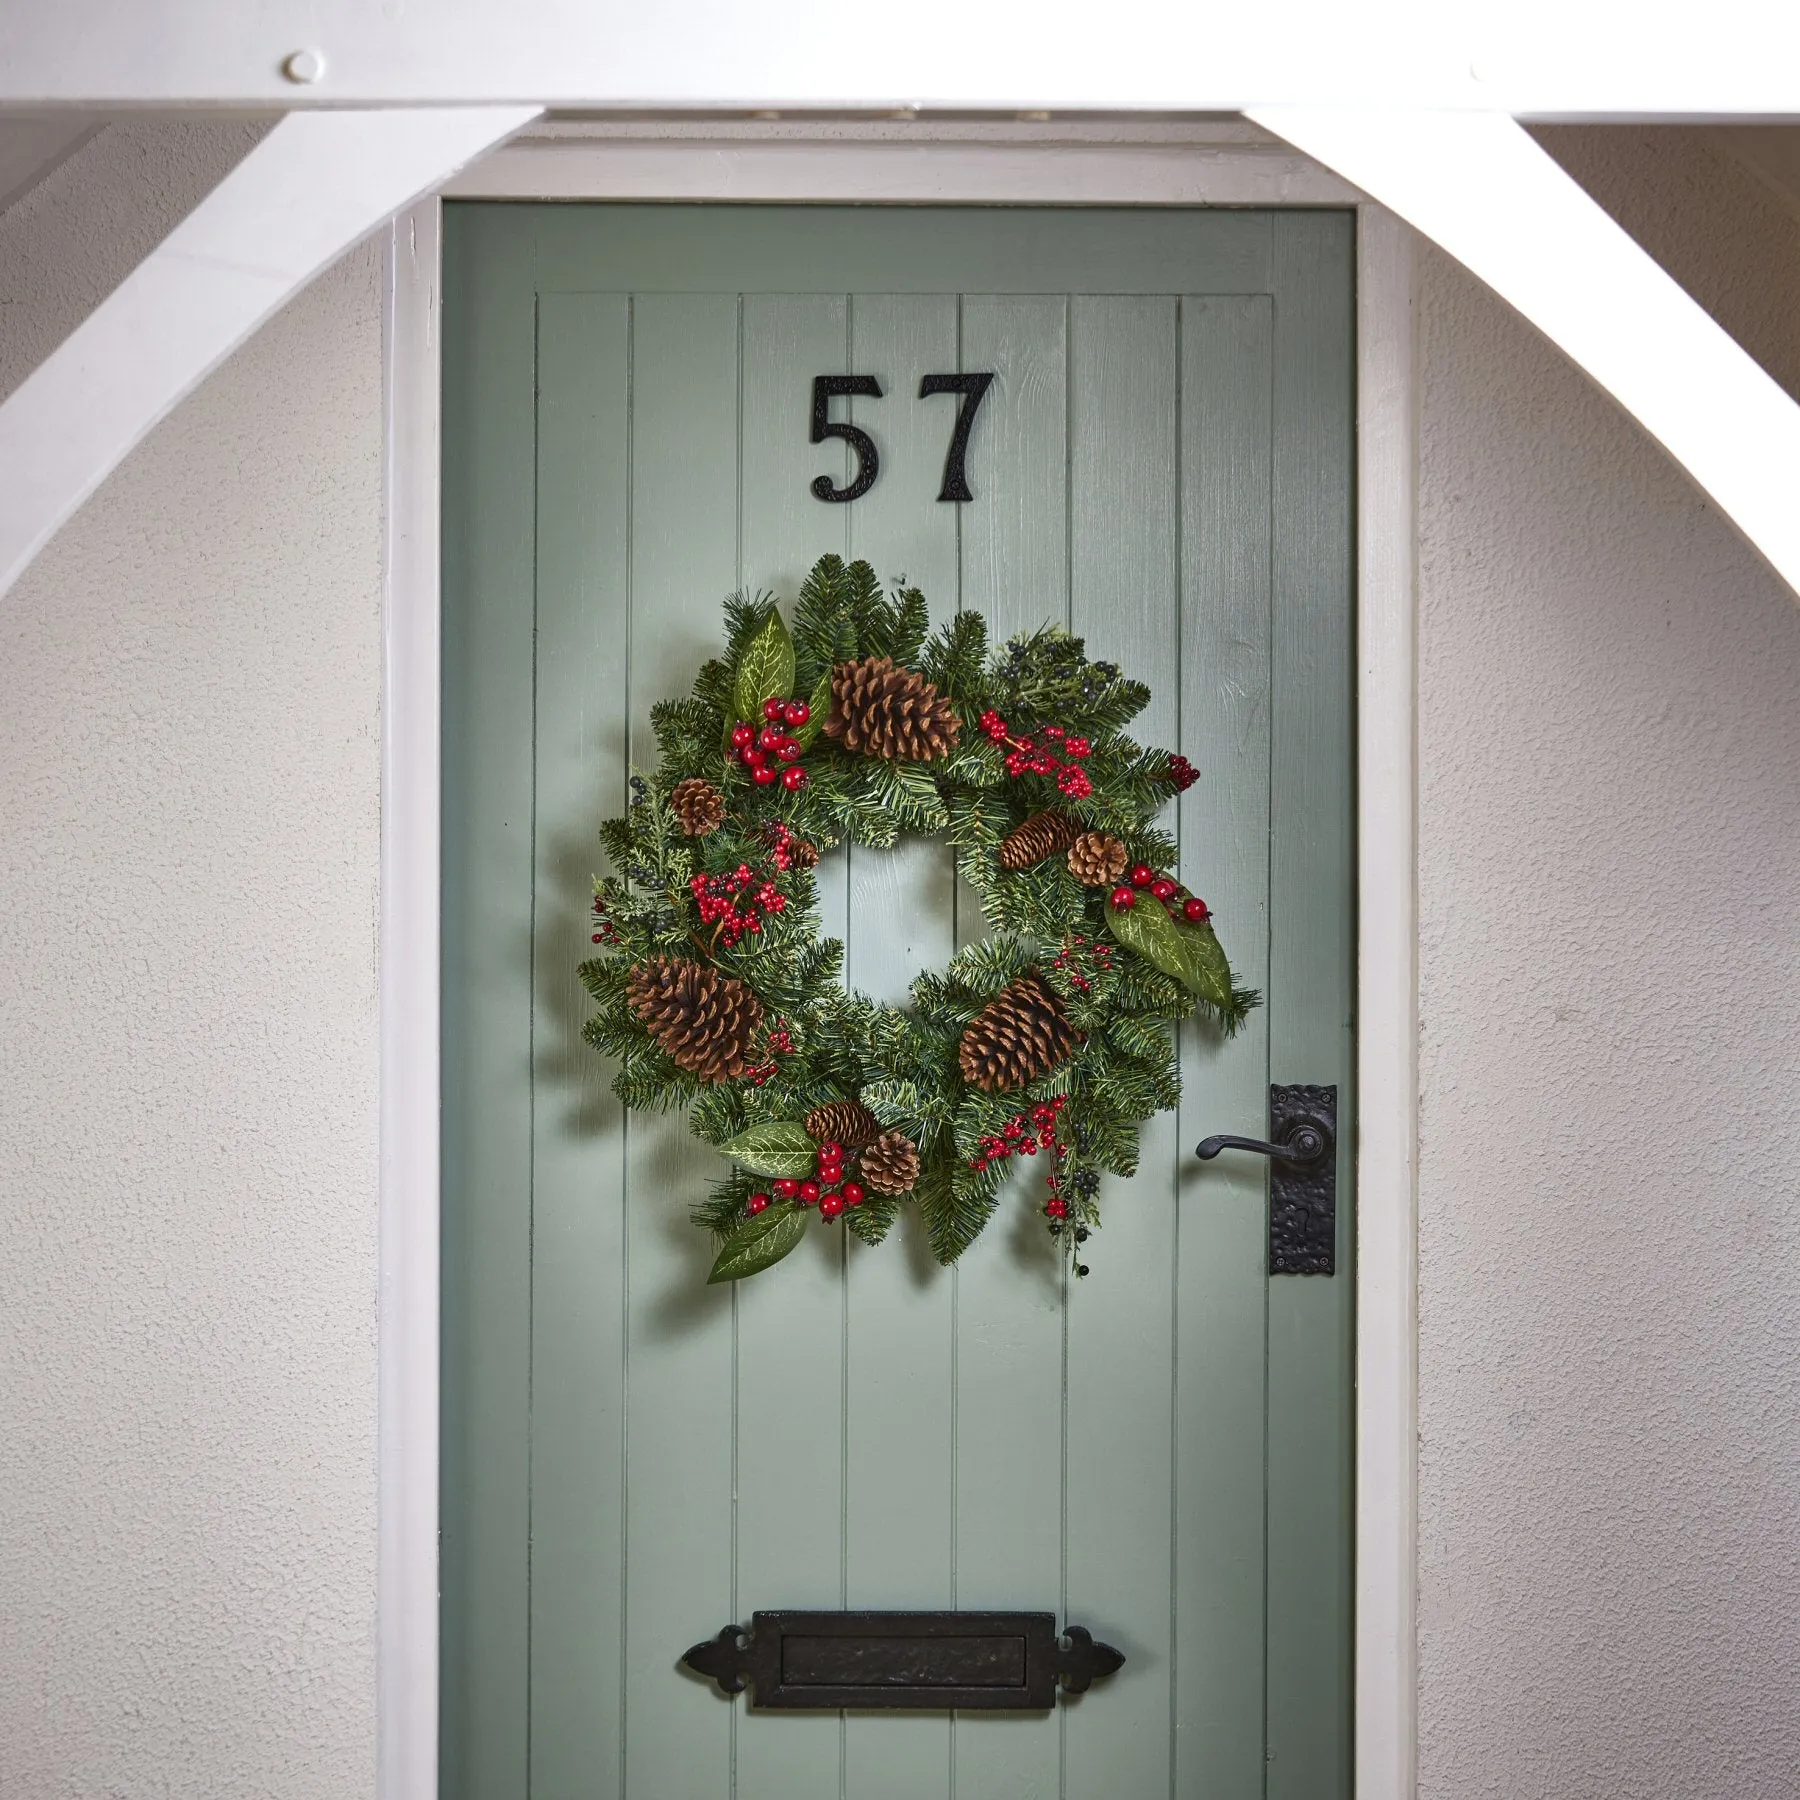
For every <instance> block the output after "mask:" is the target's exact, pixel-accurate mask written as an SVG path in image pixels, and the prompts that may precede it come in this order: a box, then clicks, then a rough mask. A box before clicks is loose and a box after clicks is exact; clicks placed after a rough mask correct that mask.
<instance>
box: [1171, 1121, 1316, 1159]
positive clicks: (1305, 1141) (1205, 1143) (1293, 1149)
mask: <svg viewBox="0 0 1800 1800" xmlns="http://www.w3.org/2000/svg"><path fill="white" fill-rule="evenodd" d="M1325 1148H1326V1145H1325V1134H1324V1132H1322V1131H1320V1130H1319V1129H1318V1128H1317V1127H1316V1126H1313V1125H1297V1126H1295V1128H1294V1131H1293V1135H1292V1136H1291V1137H1289V1139H1288V1141H1287V1142H1286V1143H1285V1144H1265V1143H1264V1142H1263V1141H1262V1139H1261V1138H1247V1137H1233V1136H1232V1135H1231V1134H1230V1133H1229V1132H1221V1133H1220V1134H1219V1135H1218V1136H1217V1137H1209V1138H1202V1139H1201V1140H1200V1142H1199V1144H1198V1145H1197V1146H1196V1147H1195V1150H1194V1154H1195V1155H1196V1156H1197V1157H1199V1159H1200V1160H1201V1161H1202V1162H1211V1161H1212V1159H1213V1158H1214V1157H1215V1156H1217V1155H1218V1154H1219V1152H1220V1151H1221V1150H1249V1151H1253V1152H1254V1153H1255V1154H1256V1155H1258V1156H1266V1157H1269V1158H1270V1159H1271V1160H1272V1161H1275V1162H1286V1163H1310V1162H1317V1161H1318V1160H1319V1158H1320V1157H1321V1156H1323V1155H1324V1154H1325Z"/></svg>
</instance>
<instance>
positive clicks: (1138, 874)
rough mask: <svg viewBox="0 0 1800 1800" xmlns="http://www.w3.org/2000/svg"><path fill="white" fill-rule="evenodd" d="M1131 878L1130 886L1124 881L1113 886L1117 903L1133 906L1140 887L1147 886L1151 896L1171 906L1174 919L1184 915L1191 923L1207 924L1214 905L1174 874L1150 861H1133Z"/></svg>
mask: <svg viewBox="0 0 1800 1800" xmlns="http://www.w3.org/2000/svg"><path fill="white" fill-rule="evenodd" d="M1129 881H1130V885H1129V886H1127V885H1126V883H1125V882H1123V881H1122V882H1120V883H1119V885H1118V886H1117V887H1116V888H1114V889H1113V891H1112V903H1113V905H1114V906H1117V907H1120V908H1130V907H1133V906H1135V905H1136V904H1137V897H1138V893H1139V891H1140V890H1142V889H1148V890H1149V893H1150V896H1151V898H1152V899H1154V900H1160V901H1161V902H1162V903H1163V905H1164V906H1166V907H1167V908H1168V909H1169V917H1170V918H1171V919H1184V920H1186V921H1187V923H1188V924H1190V925H1204V924H1205V923H1206V921H1207V920H1208V919H1210V918H1211V917H1212V908H1211V907H1209V906H1208V905H1207V904H1206V902H1205V901H1204V900H1201V899H1199V898H1198V897H1197V896H1195V895H1193V894H1190V893H1189V892H1188V891H1187V889H1186V888H1184V887H1183V886H1182V885H1181V883H1180V882H1179V881H1177V880H1175V879H1174V877H1173V876H1170V875H1165V874H1163V873H1162V871H1161V870H1160V869H1153V868H1151V866H1150V865H1149V864H1148V863H1137V864H1134V865H1133V867H1132V870H1131V873H1130V876H1129Z"/></svg>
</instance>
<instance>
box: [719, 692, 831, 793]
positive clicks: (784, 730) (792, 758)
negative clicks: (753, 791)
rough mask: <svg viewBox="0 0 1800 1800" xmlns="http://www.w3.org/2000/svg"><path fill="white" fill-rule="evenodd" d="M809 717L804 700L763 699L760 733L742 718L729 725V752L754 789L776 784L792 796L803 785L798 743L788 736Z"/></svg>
mask: <svg viewBox="0 0 1800 1800" xmlns="http://www.w3.org/2000/svg"><path fill="white" fill-rule="evenodd" d="M811 717H812V708H811V707H810V706H808V705H807V704H806V702H805V701H804V700H780V699H775V700H765V701H764V702H763V727H762V730H761V731H758V730H757V728H756V727H755V726H754V725H752V724H751V723H750V722H749V721H748V720H746V719H739V720H738V722H737V723H736V724H735V725H733V726H732V728H731V748H732V752H733V754H734V755H735V756H736V757H737V759H738V761H739V763H740V764H742V765H743V767H744V768H745V769H747V770H748V771H749V773H750V779H751V780H752V781H754V782H755V783H756V785H757V786H758V787H773V786H774V785H775V783H776V782H778V781H779V782H780V783H781V785H782V786H783V787H784V788H786V789H787V790H788V792H789V793H790V794H792V793H797V792H798V791H799V790H800V789H801V788H803V787H805V786H806V771H805V770H804V769H803V768H801V767H800V761H799V758H800V740H799V739H798V738H796V737H793V736H792V735H790V734H791V733H793V732H795V731H798V730H799V729H800V727H801V726H802V725H804V724H805V723H806V722H807V720H808V719H810V718H811Z"/></svg>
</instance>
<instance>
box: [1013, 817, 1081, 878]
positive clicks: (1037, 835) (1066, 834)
mask: <svg viewBox="0 0 1800 1800" xmlns="http://www.w3.org/2000/svg"><path fill="white" fill-rule="evenodd" d="M1080 836H1081V821H1080V820H1079V819H1074V818H1071V817H1070V816H1069V814H1067V813H1066V812H1058V811H1057V810H1056V808H1055V807H1051V808H1049V809H1048V810H1047V811H1045V812H1038V813H1033V814H1032V815H1031V817H1030V818H1029V819H1027V820H1026V821H1025V822H1024V823H1023V824H1022V825H1015V826H1014V827H1013V828H1012V830H1011V831H1009V832H1008V833H1007V834H1006V836H1005V837H1003V838H1002V839H1001V840H1000V866H1001V868H1003V869H1029V868H1030V867H1031V865H1032V864H1033V863H1041V862H1042V861H1043V860H1044V859H1045V858H1046V857H1050V856H1054V855H1055V854H1056V853H1057V851H1059V850H1066V849H1068V847H1069V846H1070V845H1071V844H1072V843H1074V842H1075V840H1076V839H1077V838H1078V837H1080Z"/></svg>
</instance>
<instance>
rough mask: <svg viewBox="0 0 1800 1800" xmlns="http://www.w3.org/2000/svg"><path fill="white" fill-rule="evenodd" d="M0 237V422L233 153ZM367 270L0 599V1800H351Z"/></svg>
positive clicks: (102, 152) (123, 182) (326, 299)
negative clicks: (161, 1799) (20, 388)
mask: <svg viewBox="0 0 1800 1800" xmlns="http://www.w3.org/2000/svg"><path fill="white" fill-rule="evenodd" d="M252 135H253V134H252V133H251V132H250V131H249V130H247V129H246V128H245V127H244V126H242V125H233V124H222V125H212V126H206V127H194V126H180V125H172V124H167V123H161V124H155V123H142V124H135V125H131V126H114V127H111V128H109V130H108V131H107V132H105V133H103V134H102V136H101V137H100V138H99V139H97V140H96V141H95V142H94V143H93V144H91V145H89V146H88V147H87V148H85V149H84V150H82V151H81V152H80V153H79V154H78V155H77V156H76V157H75V158H74V159H73V160H72V161H71V162H70V163H68V164H67V165H65V166H64V167H63V168H61V169H59V170H58V171H57V172H56V174H55V175H54V176H52V177H51V180H50V182H49V183H48V184H47V187H46V189H44V190H40V191H39V192H38V193H35V194H33V195H32V196H31V197H30V198H29V199H28V200H26V201H25V202H23V203H21V205H20V206H18V207H16V208H15V209H13V211H12V212H11V213H9V214H8V215H7V216H6V217H5V218H4V219H3V220H0V320H3V321H4V344H3V346H0V391H3V390H4V389H5V388H9V387H10V386H11V385H12V384H13V383H14V382H15V381H16V380H17V379H18V378H19V376H20V375H22V374H23V372H24V370H25V368H26V367H28V366H29V364H30V362H31V361H32V360H34V359H35V358H36V357H37V356H40V355H41V354H42V353H43V351H44V350H45V349H46V348H48V347H49V345H50V344H51V343H54V341H55V340H56V338H57V337H58V336H60V335H61V334H62V333H63V332H64V331H66V330H67V329H68V328H69V327H70V326H71V325H72V324H73V323H74V322H75V320H76V319H77V318H78V317H79V316H80V314H81V313H82V312H83V311H84V310H85V309H86V308H87V306H89V305H91V304H92V302H93V300H94V299H95V298H97V297H98V295H99V294H101V293H103V292H104V291H105V290H106V289H107V288H108V287H110V286H111V285H112V283H113V282H114V281H116V280H117V279H118V277H119V275H120V274H122V273H123V272H124V270H125V269H126V268H128V267H129V266H130V263H131V261H132V260H133V258H134V257H135V256H136V255H139V254H141V253H142V249H143V248H144V247H145V246H146V245H147V243H148V242H149V241H151V240H153V239H154V237H155V236H156V235H157V234H158V232H159V231H160V230H161V229H163V228H166V226H167V224H168V223H169V222H170V221H171V219H172V218H173V217H174V216H175V215H177V214H178V213H179V212H180V211H182V210H183V209H184V208H185V207H186V206H187V205H188V204H191V202H192V201H193V200H194V199H195V198H196V197H198V195H199V194H200V193H203V192H204V191H205V190H206V188H207V187H208V186H210V184H211V182H212V181H213V180H214V179H216V177H217V176H218V175H219V174H220V173H221V172H222V171H223V170H224V169H225V168H226V167H228V166H230V164H231V162H232V161H233V160H234V159H235V158H236V157H237V156H238V155H241V154H242V151H243V150H244V148H245V147H246V146H247V144H248V142H249V141H250V138H251V136H252ZM379 279H380V271H379V266H378V262H377V259H376V257H375V255H374V253H373V252H370V251H364V252H360V253H358V254H357V255H355V256H353V257H351V258H350V259H348V261H347V262H346V263H344V264H343V265H342V266H340V267H339V268H337V269H335V270H333V271H331V272H330V273H329V274H328V275H327V276H326V277H325V278H324V279H323V280H321V281H320V282H319V283H318V284H316V285H315V286H314V287H313V288H312V289H311V290H310V291H309V292H308V293H306V294H305V295H304V296H303V297H301V298H300V299H299V300H298V301H297V302H296V303H295V304H294V305H292V306H290V307H289V308H288V309H287V311H286V312H284V313H283V314H282V315H281V316H280V317H279V318H277V319H276V320H275V321H274V322H273V323H272V324H271V325H270V326H269V327H268V328H267V329H266V330H265V331H264V332H262V334H261V335H260V336H259V337H257V338H256V339H255V340H254V341H253V342H252V343H250V344H249V345H248V346H247V347H246V348H245V349H244V350H243V351H242V352H241V353H240V354H239V355H237V356H236V357H234V358H233V359H232V360H231V362H230V363H228V364H227V365H226V366H225V367H224V368H223V369H222V370H220V371H219V373H218V374H217V375H215V376H214V377H213V378H212V379H211V380H210V381H209V382H208V383H207V384H206V385H205V387H204V388H203V389H202V390H201V391H200V392H199V393H198V394H196V395H195V396H194V397H193V398H192V399H191V400H189V401H188V402H187V403H186V404H185V405H184V406H182V407H181V408H180V409H179V410H178V411H177V412H176V413H175V414H174V415H173V416H171V418H170V419H169V420H168V421H166V422H165V423H164V424H163V425H162V426H161V427H160V429H159V430H158V431H157V432H156V433H155V434H154V435H153V436H152V437H151V438H150V439H149V440H148V441H147V442H146V443H145V444H144V445H143V446H142V447H141V448H140V449H139V450H138V451H137V453H136V454H135V455H133V456H132V457H131V458H130V459H129V460H128V461H127V462H126V463H125V464H124V465H123V467H121V469H120V470H119V471H118V472H117V474H115V475H114V476H113V478H112V479H111V480H110V481H109V482H108V483H107V484H106V486H105V487H104V488H103V489H102V490H101V491H100V493H99V494H98V495H97V496H96V497H95V499H94V500H93V501H92V502H91V503H90V504H89V505H88V506H87V507H86V508H85V509H84V510H83V511H82V512H81V513H80V514H79V515H78V516H77V518H76V519H75V520H74V521H73V522H72V523H71V524H70V525H69V526H68V527H67V528H66V529H65V530H64V531H63V532H62V534H61V535H60V536H59V537H58V538H57V539H56V540H55V541H54V542H53V543H52V544H51V546H50V548H49V549H48V550H47V551H46V553H45V554H44V555H43V557H42V558H41V559H40V560H39V561H38V563H37V564H36V565H35V566H34V567H33V568H32V569H31V570H30V571H29V572H28V573H27V575H26V577H25V579H24V581H23V582H22V583H21V584H20V585H19V586H18V587H16V588H15V589H14V590H13V592H12V593H11V594H10V595H9V596H6V597H5V598H3V599H0V901H3V906H4V918H5V926H4V931H3V932H0V1795H3V1796H5V1797H6V1800H51V1797H53V1796H54V1797H61V1796H71V1797H72V1796H102V1795H106V1796H113V1795H118V1796H126V1795H129V1796H138V1795H153V1794H154V1795H164V1794H166V1795H171V1796H181V1797H182V1800H211V1797H214V1796H217V1797H218V1800H226V1797H230V1800H246V1797H248V1796H259V1797H260V1796H279V1797H282V1800H287V1797H293V1800H355V1797H356V1796H359V1795H369V1794H371V1793H372V1792H373V1790H374V1592H375V1330H374V1324H375V1223H376V1007H375V995H376V989H375V906H376V869H377V844H378V826H379V792H378V772H379V761H378V740H379V713H378V702H379V691H380V689H379V670H380V631H379V600H380V592H379V576H380V570H379V559H380V476H381V346H380V290H379Z"/></svg>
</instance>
